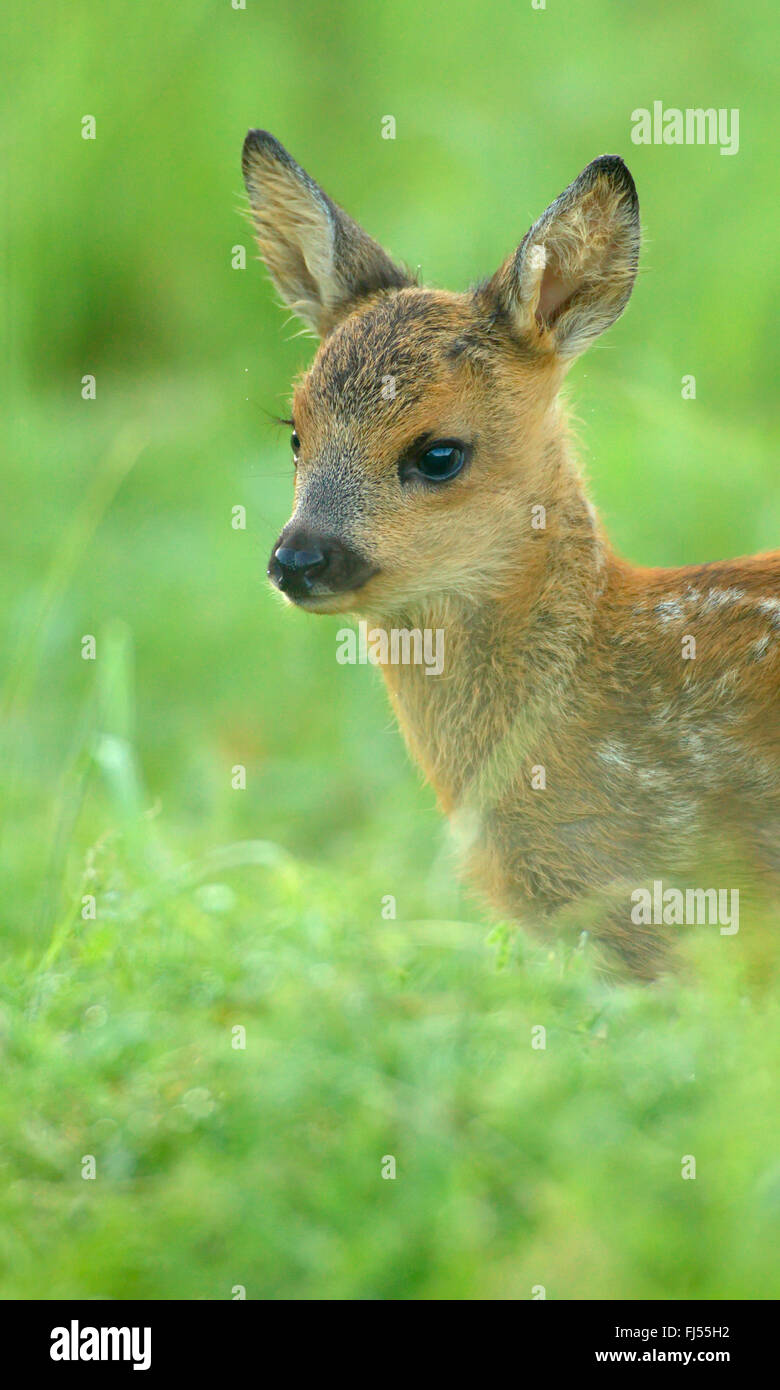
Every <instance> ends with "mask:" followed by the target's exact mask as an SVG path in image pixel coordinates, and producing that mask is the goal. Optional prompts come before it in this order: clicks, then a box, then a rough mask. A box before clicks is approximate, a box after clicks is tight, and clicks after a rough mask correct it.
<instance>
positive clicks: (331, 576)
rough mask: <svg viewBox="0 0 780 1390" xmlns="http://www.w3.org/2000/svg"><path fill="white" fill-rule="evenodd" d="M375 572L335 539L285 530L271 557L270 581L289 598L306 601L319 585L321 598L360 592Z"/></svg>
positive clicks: (318, 589) (333, 537)
mask: <svg viewBox="0 0 780 1390" xmlns="http://www.w3.org/2000/svg"><path fill="white" fill-rule="evenodd" d="M373 573H374V570H373V569H372V568H371V566H370V565H369V564H368V562H367V561H366V560H365V559H364V558H363V556H362V555H358V554H357V552H356V551H354V550H352V549H351V548H350V547H349V546H346V545H344V544H343V543H342V542H341V541H339V540H337V539H336V537H335V536H319V535H313V534H312V533H311V532H308V531H302V530H300V529H298V528H296V529H295V530H289V531H288V530H284V531H283V532H282V534H281V536H280V537H279V540H278V541H277V543H276V546H275V547H274V550H273V552H272V554H271V559H270V562H269V565H268V578H269V579H270V581H271V583H272V584H275V585H276V588H277V589H281V591H282V593H283V594H287V596H288V597H289V598H292V599H299V598H306V597H307V595H309V594H311V593H312V591H313V590H314V588H315V585H316V592H317V593H318V594H326V593H329V594H337V593H342V592H344V591H346V590H349V589H357V588H359V587H360V585H361V584H364V583H365V582H366V580H367V579H368V577H369V575H371V574H373Z"/></svg>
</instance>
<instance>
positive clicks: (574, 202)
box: [485, 154, 640, 358]
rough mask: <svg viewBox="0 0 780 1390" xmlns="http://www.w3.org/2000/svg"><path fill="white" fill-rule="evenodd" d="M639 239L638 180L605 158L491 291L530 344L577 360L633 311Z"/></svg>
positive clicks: (549, 214) (570, 191)
mask: <svg viewBox="0 0 780 1390" xmlns="http://www.w3.org/2000/svg"><path fill="white" fill-rule="evenodd" d="M639 240H640V231H639V199H638V198H637V194H636V188H635V187H634V180H633V179H632V177H631V175H630V173H629V171H628V169H627V168H626V166H625V164H624V163H623V161H622V159H621V158H620V156H619V155H616V154H605V155H602V156H601V158H600V159H594V160H593V163H592V164H589V165H588V166H587V168H586V169H583V171H582V173H581V174H580V175H579V177H578V178H576V179H575V180H574V183H572V184H570V185H569V187H568V188H567V189H566V190H565V192H563V193H562V194H561V196H560V198H556V200H555V202H554V203H551V204H550V206H549V207H548V209H547V211H546V212H544V213H543V214H542V216H541V217H540V218H539V221H538V222H535V223H534V225H533V227H532V228H531V230H530V231H529V232H528V233H527V234H526V236H525V237H524V238H523V240H522V242H521V243H520V246H519V247H518V249H517V251H516V252H515V253H514V255H512V256H510V257H509V259H508V260H507V261H505V262H504V264H503V265H502V266H501V268H500V269H499V270H498V271H497V272H496V274H495V275H494V276H493V278H492V280H490V281H489V282H488V285H487V286H486V288H485V293H486V294H487V295H488V298H489V299H492V301H493V302H494V303H496V304H497V305H498V307H499V308H500V309H501V310H502V311H503V312H504V313H505V314H507V315H508V316H509V318H510V319H511V320H512V322H513V325H514V328H515V331H516V332H517V334H518V335H519V336H520V337H522V338H523V339H524V340H526V341H528V340H530V341H531V342H533V343H534V344H535V345H537V346H538V347H539V348H541V349H545V348H546V349H547V350H549V351H553V352H557V353H558V355H559V356H560V357H563V358H571V357H576V356H577V355H578V354H579V353H581V352H582V351H583V349H584V348H586V347H587V346H588V344H589V343H590V341H591V339H593V338H595V337H597V336H598V334H599V333H603V332H604V329H605V328H609V326H610V324H612V323H614V321H615V319H616V318H618V317H619V316H620V314H622V312H623V310H624V309H625V307H626V304H627V303H628V300H629V297H630V295H631V290H632V289H633V286H634V280H635V279H636V272H637V265H638V263H639Z"/></svg>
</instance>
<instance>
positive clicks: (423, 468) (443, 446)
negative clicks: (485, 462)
mask: <svg viewBox="0 0 780 1390" xmlns="http://www.w3.org/2000/svg"><path fill="white" fill-rule="evenodd" d="M465 462H466V451H465V449H464V447H463V445H462V444H457V443H454V442H451V441H449V440H442V441H441V442H439V443H436V444H431V445H430V446H429V448H427V449H425V450H424V452H423V453H421V454H418V455H417V457H416V458H415V459H414V462H413V464H412V468H411V470H410V471H411V472H413V473H419V474H420V475H421V477H423V478H425V479H426V480H427V481H428V482H430V483H446V482H448V481H449V479H450V478H454V477H455V474H456V473H460V470H461V468H462V467H463V465H464V463H465Z"/></svg>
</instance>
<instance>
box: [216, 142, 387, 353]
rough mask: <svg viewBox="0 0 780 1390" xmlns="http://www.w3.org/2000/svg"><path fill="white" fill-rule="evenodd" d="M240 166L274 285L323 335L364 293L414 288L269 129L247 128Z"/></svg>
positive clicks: (311, 325) (316, 330) (258, 235)
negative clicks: (248, 129)
mask: <svg viewBox="0 0 780 1390" xmlns="http://www.w3.org/2000/svg"><path fill="white" fill-rule="evenodd" d="M242 167H243V171H244V182H245V184H246V189H247V193H248V194H249V202H250V204H251V209H252V221H253V223H254V228H255V235H256V236H257V244H258V246H259V247H260V254H261V255H262V257H263V260H264V261H265V263H266V265H267V266H268V269H269V271H270V273H271V279H272V280H273V282H274V284H275V285H276V288H277V289H278V291H279V293H280V294H281V296H282V299H283V300H284V302H285V303H286V304H288V305H289V307H290V308H291V309H293V310H294V312H295V313H296V314H297V315H298V316H299V318H302V319H303V320H304V322H305V323H307V324H308V325H309V327H310V328H313V329H314V330H315V332H316V333H318V334H319V335H320V337H324V336H325V334H326V333H329V332H330V330H331V329H332V328H333V327H334V326H335V325H336V324H337V323H338V321H339V319H341V318H343V317H344V316H345V315H346V314H348V313H349V312H350V310H351V309H352V308H354V306H355V304H356V303H357V302H358V301H359V300H360V299H362V298H363V296H364V295H367V294H371V293H372V292H374V291H376V290H383V289H401V288H403V287H404V286H406V285H411V284H413V283H414V280H413V277H412V276H411V275H410V274H409V272H408V271H407V270H405V269H404V268H403V267H402V266H399V265H396V264H395V262H394V261H393V260H391V258H390V257H389V256H388V255H387V253H386V252H385V251H383V250H382V248H381V246H379V245H378V244H377V242H375V241H373V240H372V238H371V237H370V236H369V235H368V233H367V232H364V231H363V229H362V227H359V226H358V224H357V222H353V220H352V218H351V217H349V216H348V215H347V213H346V212H344V210H343V209H342V208H340V207H338V206H337V204H336V203H334V202H333V201H332V200H331V199H330V198H329V197H328V195H327V193H325V192H324V191H323V190H322V189H321V188H320V186H319V184H317V183H315V182H314V179H313V178H311V177H310V176H309V175H308V174H307V173H306V170H305V169H302V168H301V166H300V164H296V162H295V160H294V159H293V158H292V155H290V154H288V153H287V150H286V149H285V148H284V146H283V145H280V144H279V141H278V140H276V139H275V138H274V136H273V135H269V133H268V131H266V130H250V132H249V134H248V135H247V137H246V140H245V141H244V153H243V158H242Z"/></svg>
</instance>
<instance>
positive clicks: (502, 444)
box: [245, 134, 780, 977]
mask: <svg viewBox="0 0 780 1390" xmlns="http://www.w3.org/2000/svg"><path fill="white" fill-rule="evenodd" d="M269 142H270V143H269ZM279 151H281V154H280V153H279ZM247 169H248V170H249V173H248V177H247V186H248V189H249V193H250V200H251V202H252V205H253V210H254V215H255V218H256V221H257V226H258V234H259V242H260V247H261V251H262V252H263V254H264V256H265V258H266V260H267V261H268V264H269V268H270V269H271V272H272V275H273V277H274V280H275V282H276V284H277V287H278V288H279V289H280V291H281V292H282V295H283V297H284V298H285V299H286V300H287V302H288V303H290V304H292V305H293V306H295V307H297V308H299V309H300V306H301V302H302V301H303V300H305V302H306V306H307V308H306V313H305V316H306V317H307V319H308V321H309V322H312V323H316V324H317V325H318V326H319V329H320V331H321V332H323V333H324V341H323V343H322V345H321V346H320V348H319V351H318V353H317V355H316V357H315V360H314V363H313V365H312V367H311V369H310V370H309V371H308V372H307V373H306V375H305V376H304V378H303V379H302V381H300V382H299V383H298V385H297V387H296V389H295V394H294V398H293V407H292V414H293V419H294V421H295V430H296V432H297V434H298V435H299V437H300V440H301V448H300V451H299V458H298V466H297V475H296V487H295V493H296V509H295V513H294V523H295V525H296V526H299V527H300V526H306V527H308V528H310V529H312V530H315V531H318V532H324V533H327V534H329V535H336V536H338V537H339V538H340V539H341V540H342V541H344V542H345V543H348V544H349V545H350V546H351V547H353V548H354V549H355V550H356V551H358V552H359V553H360V554H361V555H363V556H365V557H367V558H368V559H369V560H370V561H371V563H372V566H373V568H374V569H375V570H376V571H377V572H376V573H375V574H374V575H373V576H372V577H371V578H369V579H368V581H367V582H366V583H364V584H363V585H362V587H361V588H360V589H358V590H357V591H353V592H347V593H343V592H340V593H335V594H333V593H329V592H328V591H327V589H326V588H325V587H323V589H322V592H314V593H313V594H312V596H311V597H310V598H307V599H305V600H303V605H304V606H305V607H307V608H310V609H311V610H312V611H316V612H338V611H344V610H352V611H355V612H358V613H361V614H364V615H366V616H368V617H370V618H371V619H373V620H375V621H377V622H381V623H384V624H385V625H388V624H390V623H392V624H393V625H395V626H401V627H407V628H413V627H417V628H430V629H437V628H441V629H443V630H444V632H445V642H446V648H445V650H446V660H445V668H444V672H443V674H442V675H441V676H439V677H436V678H430V677H429V676H427V675H426V672H425V669H424V668H423V667H421V666H415V665H391V664H387V665H386V666H385V667H384V668H383V671H384V676H385V680H386V682H387V686H388V690H389V693H390V698H391V701H392V703H393V707H394V709H395V712H396V714H397V717H398V720H399V723H400V725H401V728H402V730H403V732H404V735H405V738H406V740H407V743H408V745H409V748H410V750H411V752H412V754H413V756H414V757H415V758H416V759H417V761H418V762H419V763H420V765H421V767H422V768H423V770H424V772H425V774H426V776H427V777H428V778H429V780H430V781H431V783H432V784H433V786H434V787H435V788H436V791H437V794H438V796H439V800H440V802H441V805H442V807H443V809H444V811H445V812H446V814H447V815H448V816H449V817H450V819H451V822H452V824H453V826H454V829H455V831H456V835H457V837H458V839H459V841H460V844H461V848H462V851H463V855H464V858H465V859H466V862H467V865H468V869H469V873H470V875H471V877H472V878H473V879H474V881H475V882H476V883H477V884H478V885H479V886H480V887H481V888H482V890H483V891H484V892H485V893H486V895H487V897H488V899H489V901H490V902H491V903H492V905H493V907H494V908H495V909H496V910H497V911H499V912H500V913H502V914H508V915H511V916H516V917H517V916H519V917H523V918H528V917H529V916H530V917H531V918H533V919H534V920H536V921H537V922H539V921H542V922H543V921H553V920H555V919H556V917H557V918H559V919H561V920H566V912H567V905H570V904H575V905H577V904H580V903H581V902H582V901H583V899H584V898H585V896H586V895H591V900H590V901H591V909H590V911H589V914H588V922H589V924H590V927H591V930H592V931H593V934H594V935H595V936H596V937H598V938H600V939H601V940H603V941H604V942H605V943H606V944H607V945H608V946H609V947H611V948H612V950H613V951H614V952H616V953H617V955H618V956H620V957H621V958H622V959H623V960H624V961H625V962H626V963H627V964H628V965H629V967H630V968H631V969H632V970H633V971H634V972H635V973H636V974H638V975H640V976H642V977H651V976H652V975H653V974H655V973H657V971H658V969H660V968H661V967H662V966H663V964H664V963H665V961H666V960H667V959H668V952H669V948H670V941H669V940H668V939H667V936H668V935H669V934H668V933H667V934H666V935H665V934H664V933H663V931H661V930H659V929H656V928H638V927H636V926H634V925H633V924H632V923H631V921H630V917H629V908H630V892H631V889H632V888H635V887H637V886H640V885H642V884H644V883H646V882H647V881H648V880H653V879H658V878H660V879H663V880H665V881H666V882H669V881H670V880H675V881H684V882H687V883H689V884H698V883H699V882H700V879H697V878H696V877H691V876H692V875H695V874H696V871H697V866H699V867H700V866H701V863H702V855H703V853H704V847H705V846H708V845H709V844H711V843H713V842H716V841H719V840H720V838H721V837H722V836H723V834H724V832H725V833H726V834H727V836H728V838H729V844H730V848H731V850H734V851H739V855H738V857H742V858H744V859H745V860H746V861H747V862H749V864H750V865H751V869H750V875H749V876H750V878H751V881H752V880H753V879H754V878H755V879H759V880H765V881H766V882H768V883H772V882H774V883H776V882H777V876H780V702H779V701H778V689H779V687H780V602H779V601H778V596H779V595H780V554H777V553H775V554H774V555H767V556H764V557H755V558H751V559H742V560H732V561H724V562H720V563H716V564H712V565H705V566H697V567H693V568H686V569H669V570H647V569H640V568H637V567H633V566H631V565H629V564H627V563H626V562H625V561H623V560H620V559H618V558H617V557H616V556H614V555H613V553H612V551H611V549H610V547H609V544H608V542H607V540H606V538H605V537H604V535H603V533H602V531H601V529H600V526H599V524H598V521H597V519H596V517H595V515H594V512H593V510H592V508H591V506H590V504H589V502H588V501H587V498H586V495H585V491H584V488H583V485H582V481H581V479H580V476H579V473H578V469H577V466H576V463H575V462H574V459H573V455H572V451H571V448H570V445H569V441H568V438H567V432H566V426H565V419H564V416H563V413H562V408H561V405H560V401H559V396H558V392H559V389H560V386H561V383H562V380H563V376H564V373H565V370H566V367H567V365H568V363H569V361H570V360H571V359H572V358H573V357H574V356H575V355H577V353H579V352H580V351H582V349H583V348H584V347H585V346H586V345H587V344H588V342H589V341H590V340H591V339H592V338H593V337H595V336H596V335H597V334H598V333H600V332H602V331H603V329H604V328H606V327H607V326H609V324H610V323H611V322H613V321H614V319H615V318H616V317H617V316H618V315H619V314H620V313H621V312H622V310H623V308H624V307H625V304H626V302H627V300H628V297H629V295H630V292H631V287H632V284H633V280H634V276H635V273H636V265H637V258H638V246H639V221H638V204H637V200H636V193H635V190H634V187H633V182H632V180H631V176H630V174H629V173H628V171H627V170H626V168H625V166H624V165H623V164H622V161H620V160H618V159H616V158H615V157H612V156H607V157H604V158H603V159H601V160H597V161H594V163H593V164H592V165H589V166H588V169H586V170H585V171H584V173H583V174H582V175H581V176H580V178H579V179H577V180H576V181H575V183H574V184H572V185H571V187H570V188H569V189H567V190H566V192H565V193H564V194H562V195H561V197H560V198H559V199H558V200H556V202H555V203H553V204H552V205H551V207H550V208H549V209H548V210H547V212H546V213H545V214H544V215H543V217H542V218H541V219H540V220H539V222H537V223H536V224H535V226H534V227H532V228H531V230H530V231H529V233H528V234H527V236H526V237H525V239H524V241H523V242H522V243H521V245H520V247H519V249H518V251H517V252H516V253H514V255H513V256H511V257H510V258H509V259H508V260H507V261H506V262H505V263H504V265H503V266H502V267H501V268H500V270H499V271H497V272H496V274H495V275H494V276H493V278H492V279H491V280H489V281H487V282H486V283H485V284H483V285H482V286H480V287H478V288H477V289H476V290H475V291H472V292H470V293H467V294H450V293H446V292H443V291H432V290H427V289H421V288H418V287H416V286H415V285H413V284H412V283H411V279H410V277H408V276H407V275H406V273H405V272H403V271H402V270H400V268H399V267H398V266H397V265H396V264H395V262H393V261H391V260H390V258H389V257H387V256H386V255H385V253H384V252H381V251H380V250H379V248H377V247H376V243H373V242H371V240H370V238H367V237H366V235H365V233H362V232H360V229H359V228H356V224H354V223H351V221H350V222H349V227H350V229H355V230H351V231H350V233H349V235H346V233H344V232H340V230H339V229H340V228H341V227H342V226H343V225H346V222H344V221H343V219H346V214H343V213H341V211H340V209H337V208H336V205H335V204H332V203H331V202H330V200H328V199H326V197H325V195H324V194H322V191H321V190H319V189H318V188H317V185H316V184H314V183H313V181H312V180H310V179H309V176H308V175H305V174H304V173H303V171H302V170H300V168H299V166H298V165H296V164H295V163H294V161H292V160H290V157H289V156H288V155H287V154H286V152H285V151H282V149H281V146H278V145H277V143H276V142H275V141H273V139H272V137H268V136H262V137H261V136H253V135H251V134H250V137H248V141H247V146H246V147H245V171H246V170H247ZM312 228H313V229H314V230H312ZM367 248H369V249H367ZM301 266H306V267H308V269H307V270H306V273H305V274H304V273H303V272H302V271H301ZM312 266H314V267H315V269H314V272H312V269H311V267H312ZM367 267H368V270H367ZM307 277H308V278H307ZM304 282H305V283H304ZM318 306H319V307H318ZM389 379H392V382H393V385H394V394H392V395H391V396H390V397H389V398H388V395H387V392H386V383H387V381H388V380H389ZM424 436H430V437H431V438H434V439H442V438H447V439H453V438H454V439H462V440H464V441H467V442H468V444H469V447H470V450H471V458H470V461H469V463H468V465H467V467H466V468H465V469H464V470H463V472H462V473H461V474H459V475H458V476H457V477H456V478H455V479H453V480H452V481H451V482H449V483H447V484H446V485H435V486H433V487H431V486H417V487H414V486H412V487H408V486H406V487H405V486H403V485H402V483H401V481H400V479H399V471H398V462H399V460H400V459H403V457H404V455H405V453H406V452H407V451H408V449H409V447H410V443H411V441H413V440H415V439H419V438H422V437H424ZM539 505H541V506H543V507H544V509H545V513H546V526H545V528H544V529H535V528H534V527H533V526H532V525H531V518H532V515H533V513H532V508H534V507H538V506H539ZM291 524H292V523H291ZM288 529H289V528H288ZM686 636H693V637H695V640H696V648H697V650H696V657H695V659H694V660H684V659H683V656H682V642H683V638H684V637H686ZM539 766H542V767H544V769H545V775H546V788H545V789H544V790H534V788H533V786H532V769H533V768H535V767H536V768H538V767H539ZM594 895H595V896H594ZM593 904H595V907H594V906H593ZM571 915H572V916H573V917H574V920H578V919H577V915H576V914H571ZM582 920H583V919H582V913H580V915H579V921H580V922H581V921H582Z"/></svg>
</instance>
